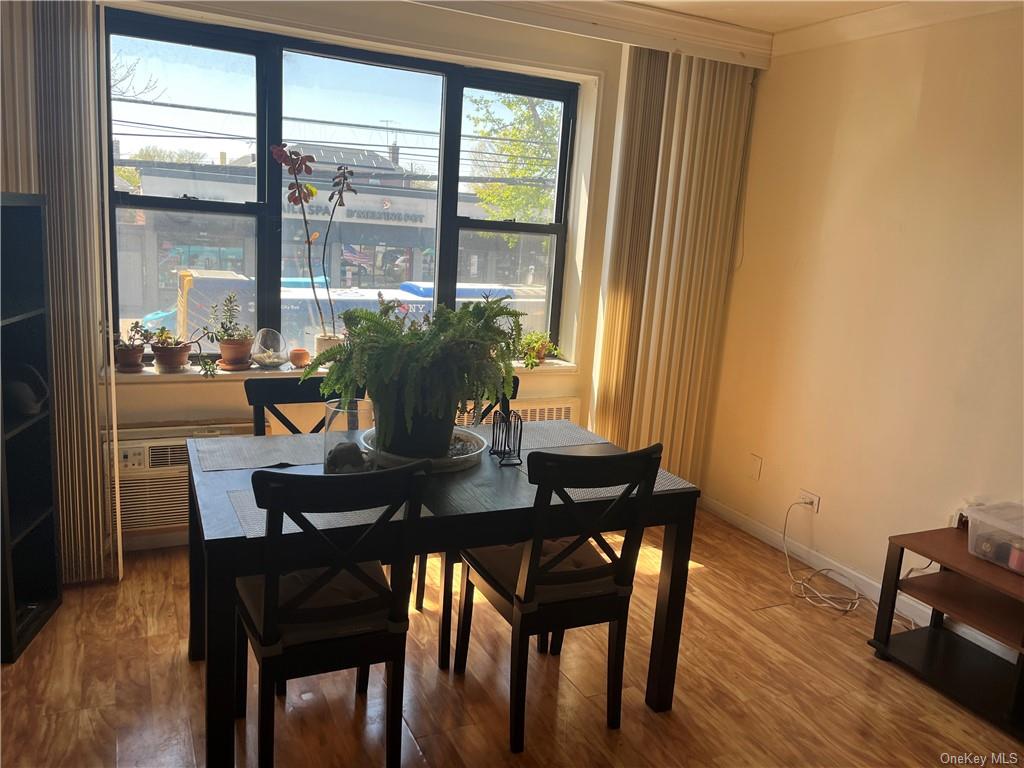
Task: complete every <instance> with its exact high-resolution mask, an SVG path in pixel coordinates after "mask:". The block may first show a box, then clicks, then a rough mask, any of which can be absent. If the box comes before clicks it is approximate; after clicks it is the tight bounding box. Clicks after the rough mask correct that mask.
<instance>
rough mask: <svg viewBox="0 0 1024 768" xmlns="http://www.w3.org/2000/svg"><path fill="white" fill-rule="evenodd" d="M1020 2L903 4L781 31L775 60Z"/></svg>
mask: <svg viewBox="0 0 1024 768" xmlns="http://www.w3.org/2000/svg"><path fill="white" fill-rule="evenodd" d="M1020 7H1022V4H1021V3H1020V2H903V3H896V4H894V5H887V6H885V7H884V8H876V9H874V10H871V11H863V12H862V13H855V14H852V15H850V16H842V17H840V18H838V19H829V20H828V21H822V22H820V23H818V24H811V25H809V26H806V27H800V28H799V29H791V30H787V31H785V32H779V33H777V34H776V35H775V39H774V41H773V43H772V58H773V59H774V58H778V57H779V56H788V55H789V54H792V53H800V52H801V51H810V50H814V49H816V48H826V47H828V46H831V45H840V44H842V43H849V42H853V41H855V40H867V39H868V38H872V37H880V36H882V35H889V34H892V33H894V32H906V31H907V30H911V29H918V28H920V27H930V26H932V25H933V24H941V23H943V22H946V21H956V20H958V19H966V18H969V17H971V16H982V15H984V14H988V13H997V12H999V11H1007V10H1010V9H1012V8H1020Z"/></svg>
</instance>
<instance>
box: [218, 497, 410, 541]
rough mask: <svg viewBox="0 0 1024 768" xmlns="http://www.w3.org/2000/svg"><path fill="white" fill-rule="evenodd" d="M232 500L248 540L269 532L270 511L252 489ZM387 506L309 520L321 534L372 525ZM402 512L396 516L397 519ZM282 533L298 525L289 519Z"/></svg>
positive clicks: (312, 517)
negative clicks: (268, 513) (260, 502)
mask: <svg viewBox="0 0 1024 768" xmlns="http://www.w3.org/2000/svg"><path fill="white" fill-rule="evenodd" d="M228 498H229V499H230V500H231V506H232V507H233V508H234V510H235V515H236V516H237V517H238V522H239V523H240V524H241V526H242V530H243V531H244V532H245V537H246V538H247V539H259V538H262V537H263V536H264V535H265V534H266V532H267V512H266V510H263V509H260V508H259V507H258V506H257V505H256V497H255V496H254V495H253V492H252V489H251V488H246V489H245V490H238V491H228ZM385 509H387V507H374V508H372V509H357V510H352V511H351V512H328V513H325V514H322V515H310V516H309V518H308V519H309V520H310V522H312V523H313V525H315V526H316V527H317V528H318V529H320V530H321V531H326V530H329V529H331V528H345V527H347V526H351V525H371V524H373V523H374V522H376V520H377V518H378V517H380V515H381V513H382V512H383V511H384V510H385ZM400 513H401V510H400V511H399V512H398V513H396V517H397V515H398V514H400ZM420 515H422V516H423V517H430V510H429V509H427V508H426V507H420ZM281 532H282V533H298V532H299V526H297V525H296V524H295V523H294V522H293V521H292V520H291V518H289V517H287V516H286V517H285V519H284V524H283V525H282V526H281Z"/></svg>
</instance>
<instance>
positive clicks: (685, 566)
mask: <svg viewBox="0 0 1024 768" xmlns="http://www.w3.org/2000/svg"><path fill="white" fill-rule="evenodd" d="M688 516H689V520H686V521H685V522H682V523H676V524H673V525H666V526H665V537H664V543H663V545H662V550H661V576H660V577H659V579H658V603H657V606H656V607H655V610H654V637H653V640H652V641H651V660H650V663H649V664H648V667H647V706H648V707H650V708H651V709H653V710H654V711H655V712H667V711H668V710H670V709H672V694H673V691H674V689H675V682H676V662H677V660H678V658H679V637H680V634H681V633H682V631H683V606H684V604H685V602H686V577H687V575H688V573H689V565H690V546H691V545H692V543H693V523H694V514H693V511H692V510H691V511H690V513H689V515H688Z"/></svg>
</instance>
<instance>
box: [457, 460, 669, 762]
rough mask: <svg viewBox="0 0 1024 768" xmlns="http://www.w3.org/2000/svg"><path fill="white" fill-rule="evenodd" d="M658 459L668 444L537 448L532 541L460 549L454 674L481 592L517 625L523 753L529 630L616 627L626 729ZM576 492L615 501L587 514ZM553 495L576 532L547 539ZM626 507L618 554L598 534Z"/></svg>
mask: <svg viewBox="0 0 1024 768" xmlns="http://www.w3.org/2000/svg"><path fill="white" fill-rule="evenodd" d="M660 463H661V444H655V445H652V446H650V447H649V448H645V449H643V450H639V451H633V452H631V453H618V454H607V455H598V456H585V455H572V453H571V452H569V453H561V454H556V453H547V452H542V451H534V452H532V453H530V454H529V456H528V457H527V470H528V474H529V478H530V482H531V483H533V484H534V485H536V486H537V492H536V496H535V499H534V504H533V508H532V510H531V513H530V516H531V521H530V523H531V530H532V536H531V538H530V539H529V540H528V541H527V542H525V543H523V544H514V545H510V546H501V545H499V546H493V547H481V548H478V549H469V550H465V551H464V552H463V553H462V592H461V594H460V596H459V623H458V631H457V635H456V641H455V664H454V666H455V672H456V674H462V673H464V672H465V671H466V659H467V656H468V653H469V636H470V629H471V625H472V620H473V595H474V592H475V590H476V589H479V590H480V591H481V592H482V593H483V594H484V596H485V597H486V598H487V600H488V601H489V602H490V603H491V605H493V606H494V607H495V608H496V609H497V611H498V613H500V614H501V615H502V617H504V619H505V620H506V621H507V622H508V623H509V624H510V625H511V627H512V663H511V668H510V676H509V742H510V746H511V749H512V751H513V752H522V751H523V746H524V741H525V730H526V671H527V659H528V652H529V638H530V636H531V635H538V636H539V637H540V636H546V635H547V633H553V634H554V636H555V639H556V641H557V642H558V644H559V646H560V645H561V635H562V633H564V632H565V630H566V629H570V628H572V627H581V626H590V625H593V624H604V623H607V624H608V697H607V699H608V702H607V721H608V727H609V728H618V727H619V722H620V720H621V712H622V668H623V663H624V659H625V652H626V623H627V619H628V616H629V598H630V594H631V592H632V589H633V576H634V574H635V572H636V560H637V555H638V554H639V552H640V542H641V540H642V538H643V530H644V528H643V514H644V512H645V510H647V509H648V508H649V507H650V503H651V496H652V494H653V493H654V483H655V480H656V479H657V475H658V467H659V465H660ZM569 489H572V490H573V491H575V492H576V494H577V496H578V497H582V498H588V497H589V498H591V499H593V498H594V496H595V494H594V490H596V489H605V490H607V491H609V492H608V493H607V494H600V495H601V496H605V495H607V496H612V497H614V498H613V499H612V500H611V501H609V502H608V503H607V504H605V505H604V507H603V509H601V510H600V511H598V512H590V511H584V510H583V509H581V508H580V506H579V504H578V503H577V501H576V500H574V499H573V495H572V494H571V493H570V490H569ZM553 497H557V499H558V500H559V501H560V502H561V504H562V507H563V509H564V510H565V511H566V513H567V514H568V516H569V517H570V519H571V520H572V525H573V529H574V530H579V531H580V533H579V534H578V535H575V536H568V537H562V538H555V539H550V538H548V530H549V517H550V512H551V509H552V501H553ZM598 498H600V496H599V497H598ZM620 512H622V513H624V514H625V521H626V526H625V536H624V538H623V542H622V546H621V548H620V551H619V552H616V551H615V549H614V548H613V547H612V546H611V545H610V544H609V543H608V541H607V540H606V539H605V538H604V537H603V536H602V535H601V533H600V531H601V530H602V528H603V526H605V521H606V520H607V519H608V518H609V517H612V516H615V515H618V514H619V513H620Z"/></svg>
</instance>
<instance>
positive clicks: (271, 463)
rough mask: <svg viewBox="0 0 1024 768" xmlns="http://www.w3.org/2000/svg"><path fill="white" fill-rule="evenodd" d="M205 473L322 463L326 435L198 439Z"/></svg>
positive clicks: (198, 449) (198, 448) (201, 462)
mask: <svg viewBox="0 0 1024 768" xmlns="http://www.w3.org/2000/svg"><path fill="white" fill-rule="evenodd" d="M196 453H197V454H198V455H199V466H201V467H202V468H203V471H204V472H213V471H217V470H227V469H260V468H261V467H278V466H301V465H303V464H322V463H323V460H324V436H323V435H322V434H315V435H278V436H270V437H260V438H252V437H209V438H203V439H202V440H197V441H196Z"/></svg>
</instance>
